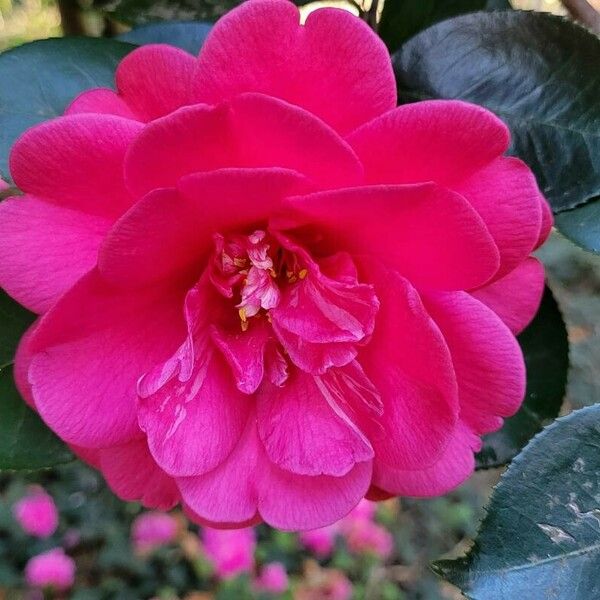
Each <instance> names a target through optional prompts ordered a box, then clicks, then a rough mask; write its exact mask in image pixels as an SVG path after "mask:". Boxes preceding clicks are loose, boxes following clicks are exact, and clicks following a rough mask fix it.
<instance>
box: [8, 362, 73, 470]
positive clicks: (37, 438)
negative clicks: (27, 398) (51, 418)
mask: <svg viewBox="0 0 600 600" xmlns="http://www.w3.org/2000/svg"><path fill="white" fill-rule="evenodd" d="M72 459H73V455H72V454H71V452H70V451H69V449H68V448H67V446H65V444H64V443H63V442H62V441H61V440H59V439H58V438H57V437H56V436H55V435H54V433H52V431H50V429H48V428H47V427H46V425H44V423H43V422H42V420H41V419H40V418H39V416H38V415H37V414H36V413H35V412H33V410H31V409H30V408H29V407H28V406H27V405H26V404H25V402H23V400H22V399H21V397H20V396H19V392H18V391H17V389H16V388H15V384H14V381H13V375H12V368H11V367H6V368H4V369H2V370H1V371H0V470H1V471H5V470H33V469H44V468H46V467H52V466H54V465H58V464H62V463H66V462H69V461H70V460H72Z"/></svg>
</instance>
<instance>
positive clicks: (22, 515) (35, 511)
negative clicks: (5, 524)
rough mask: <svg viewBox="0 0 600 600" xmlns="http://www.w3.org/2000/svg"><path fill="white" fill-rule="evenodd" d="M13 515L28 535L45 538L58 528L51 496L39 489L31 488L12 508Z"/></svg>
mask: <svg viewBox="0 0 600 600" xmlns="http://www.w3.org/2000/svg"><path fill="white" fill-rule="evenodd" d="M13 515H14V517H15V519H16V520H17V522H18V523H19V525H20V526H21V527H22V528H23V530H24V531H25V532H26V533H28V534H29V535H33V536H35V537H40V538H46V537H49V536H51V535H52V534H53V533H54V532H55V531H56V528H57V527H58V511H57V510H56V504H54V500H53V499H52V496H50V495H49V494H47V493H46V492H45V491H44V490H43V489H42V488H41V487H38V486H36V487H32V488H31V489H30V491H29V492H28V493H27V495H26V496H23V498H21V499H20V500H19V501H18V502H17V503H16V504H15V505H14V507H13Z"/></svg>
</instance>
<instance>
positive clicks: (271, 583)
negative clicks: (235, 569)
mask: <svg viewBox="0 0 600 600" xmlns="http://www.w3.org/2000/svg"><path fill="white" fill-rule="evenodd" d="M254 585H255V587H256V589H257V590H259V591H261V592H267V593H269V594H283V593H284V592H285V591H286V590H287V589H288V585H289V581H288V575H287V571H286V570H285V566H284V565H283V564H282V563H280V562H273V563H269V564H266V565H265V566H264V567H263V568H262V569H261V571H260V575H259V576H258V577H257V578H256V580H255V581H254Z"/></svg>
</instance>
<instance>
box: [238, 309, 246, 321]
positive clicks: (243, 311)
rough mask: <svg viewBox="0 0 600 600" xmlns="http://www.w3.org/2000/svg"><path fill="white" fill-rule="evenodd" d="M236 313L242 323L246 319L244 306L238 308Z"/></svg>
mask: <svg viewBox="0 0 600 600" xmlns="http://www.w3.org/2000/svg"><path fill="white" fill-rule="evenodd" d="M238 313H239V315H240V319H241V320H242V323H245V322H246V321H247V319H246V309H245V308H244V307H242V308H240V310H238Z"/></svg>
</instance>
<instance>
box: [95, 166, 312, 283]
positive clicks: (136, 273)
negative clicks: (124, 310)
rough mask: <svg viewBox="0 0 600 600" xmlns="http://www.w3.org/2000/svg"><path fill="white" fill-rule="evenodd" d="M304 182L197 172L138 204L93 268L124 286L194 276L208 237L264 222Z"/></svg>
mask: <svg viewBox="0 0 600 600" xmlns="http://www.w3.org/2000/svg"><path fill="white" fill-rule="evenodd" d="M303 182H304V179H303V178H302V177H301V176H300V175H299V174H298V173H295V172H293V171H288V170H285V169H222V170H218V171H214V172H211V173H199V174H196V175H191V176H190V177H187V178H185V179H184V180H182V181H181V183H180V188H181V194H180V193H178V192H177V191H176V190H157V191H155V192H153V193H152V194H149V195H148V196H146V197H145V198H143V199H142V200H140V201H139V202H138V203H137V204H136V206H134V207H133V208H132V209H131V210H130V211H129V212H128V213H127V214H126V215H125V216H124V217H123V218H122V219H121V220H120V221H119V222H118V223H117V224H116V226H115V227H114V228H113V229H112V231H111V232H110V233H109V235H108V236H107V238H106V241H105V243H104V245H103V247H102V248H101V251H100V256H99V268H100V270H101V272H102V273H103V275H104V276H106V277H107V278H108V279H110V280H111V281H115V282H118V283H120V284H125V285H136V284H139V283H145V282H151V281H157V280H159V279H163V278H168V277H171V278H173V277H175V276H176V275H179V274H181V273H189V272H190V270H191V271H192V273H194V272H195V273H196V274H198V271H199V269H200V267H201V265H202V260H203V257H204V256H206V254H207V252H208V250H209V249H210V248H211V247H212V244H213V239H212V236H213V234H214V233H217V232H219V231H223V230H235V229H239V228H242V227H244V226H251V225H252V224H253V223H255V222H256V221H261V220H264V219H266V218H267V216H268V215H269V213H271V212H272V211H273V210H275V208H276V207H278V206H279V205H280V204H281V202H282V199H283V198H284V197H285V196H286V195H287V194H288V193H293V192H294V191H296V190H297V189H298V188H303V186H304V183H303Z"/></svg>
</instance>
